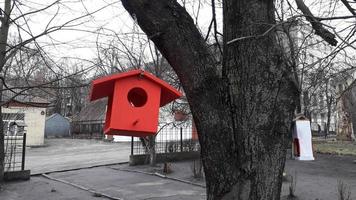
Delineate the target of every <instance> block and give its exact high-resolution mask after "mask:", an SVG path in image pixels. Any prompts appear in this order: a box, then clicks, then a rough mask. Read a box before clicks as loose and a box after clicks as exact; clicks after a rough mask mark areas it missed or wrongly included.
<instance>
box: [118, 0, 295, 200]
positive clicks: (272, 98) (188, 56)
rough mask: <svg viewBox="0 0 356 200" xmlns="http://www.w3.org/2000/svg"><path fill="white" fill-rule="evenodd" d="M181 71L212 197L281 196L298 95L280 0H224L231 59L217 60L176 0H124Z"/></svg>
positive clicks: (227, 52)
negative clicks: (282, 34)
mask: <svg viewBox="0 0 356 200" xmlns="http://www.w3.org/2000/svg"><path fill="white" fill-rule="evenodd" d="M122 3H123V5H124V7H125V8H126V10H127V11H128V12H129V13H130V14H131V16H132V17H133V18H134V19H135V20H137V23H138V24H139V25H140V27H141V28H142V30H143V31H144V32H145V33H146V34H147V35H148V36H149V38H150V39H151V40H152V41H153V42H154V43H155V45H156V46H157V48H158V49H159V50H160V51H161V53H162V55H163V56H164V57H165V58H166V59H167V60H168V62H169V63H170V65H171V66H172V67H173V69H174V70H175V71H176V73H177V75H178V77H179V79H180V81H181V83H182V85H183V88H184V90H185V92H186V95H187V98H188V102H189V104H190V107H191V110H192V113H193V116H194V120H195V123H196V126H197V129H198V132H199V141H200V145H201V156H202V161H203V165H204V171H205V174H206V183H207V198H208V199H279V198H280V197H279V195H280V188H281V184H282V172H283V168H284V163H285V156H286V155H285V152H286V151H285V148H286V144H287V141H288V135H289V134H290V124H291V120H292V116H293V111H294V108H295V100H296V99H297V98H298V95H299V94H298V89H297V87H296V86H295V85H294V84H293V83H294V82H293V78H294V76H293V74H292V73H291V72H292V70H291V69H288V67H287V65H285V64H284V63H283V60H282V58H281V53H282V52H280V50H279V48H278V47H277V44H276V41H275V32H274V31H269V32H268V34H265V35H264V36H263V37H259V38H258V39H257V38H253V37H249V38H250V39H248V40H239V41H238V42H235V43H233V44H231V45H227V42H228V41H230V40H232V39H235V38H239V37H242V36H253V35H261V34H263V33H265V32H266V31H267V30H268V29H269V28H271V26H273V25H274V24H275V21H274V5H273V1H272V0H264V1H261V0H253V1H247V0H244V1H243V0H239V1H236V0H235V1H234V0H226V1H224V8H223V10H224V52H223V53H224V62H223V70H222V71H219V70H218V69H219V67H218V64H217V62H216V61H215V58H214V56H213V55H212V53H211V51H210V50H209V49H208V47H207V44H206V43H205V41H204V38H203V37H202V36H201V34H200V32H199V30H198V29H197V28H196V27H195V24H194V22H193V20H192V18H191V17H190V16H189V14H188V13H187V12H186V10H185V9H184V8H183V7H182V6H180V5H179V4H178V3H177V1H175V0H156V1H151V0H122Z"/></svg>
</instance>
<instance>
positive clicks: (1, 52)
mask: <svg viewBox="0 0 356 200" xmlns="http://www.w3.org/2000/svg"><path fill="white" fill-rule="evenodd" d="M4 3H5V6H4V13H3V17H2V18H1V17H0V19H1V27H0V78H1V81H0V102H1V101H2V90H3V87H4V86H3V82H2V81H3V80H4V78H5V77H4V72H3V69H4V66H5V63H6V47H7V37H8V34H9V24H10V21H9V16H10V9H11V1H10V0H5V2H4ZM3 126H4V123H3V120H2V108H1V107H0V182H2V181H3V177H4V159H5V152H4V129H3Z"/></svg>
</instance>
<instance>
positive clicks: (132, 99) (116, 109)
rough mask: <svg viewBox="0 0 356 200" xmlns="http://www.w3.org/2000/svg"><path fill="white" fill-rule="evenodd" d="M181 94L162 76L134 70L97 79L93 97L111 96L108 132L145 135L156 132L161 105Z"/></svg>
mask: <svg viewBox="0 0 356 200" xmlns="http://www.w3.org/2000/svg"><path fill="white" fill-rule="evenodd" d="M180 96H182V94H181V93H180V92H179V91H177V90H176V89H174V88H173V87H172V86H170V85H169V84H168V83H166V82H164V81H163V80H161V79H159V78H157V77H155V76H153V75H152V74H150V73H147V72H145V71H143V70H133V71H129V72H125V73H120V74H114V75H111V76H106V77H103V78H99V79H96V80H94V81H93V83H92V90H91V95H90V100H91V101H93V100H96V99H100V98H103V97H108V105H107V111H106V119H105V127H104V133H105V134H107V135H126V136H136V137H144V136H149V135H155V134H156V131H157V126H158V115H159V107H161V106H164V105H166V104H167V103H169V102H171V101H173V100H175V99H177V98H179V97H180Z"/></svg>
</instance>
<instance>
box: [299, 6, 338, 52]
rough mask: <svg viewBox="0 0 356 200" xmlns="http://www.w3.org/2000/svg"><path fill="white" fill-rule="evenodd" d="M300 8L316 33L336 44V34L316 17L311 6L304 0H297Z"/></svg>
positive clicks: (333, 44)
mask: <svg viewBox="0 0 356 200" xmlns="http://www.w3.org/2000/svg"><path fill="white" fill-rule="evenodd" d="M295 1H296V3H297V6H298V8H299V10H301V11H302V12H303V14H304V15H305V17H306V19H307V20H308V21H309V22H310V23H311V25H312V27H313V29H314V30H315V33H316V34H317V35H319V36H320V37H322V38H323V39H324V40H325V41H326V42H328V43H329V44H331V45H332V46H336V44H337V40H336V39H335V35H334V34H333V33H331V32H330V31H329V30H327V29H325V28H324V27H323V25H322V24H321V23H320V21H319V20H318V19H317V18H315V17H314V15H313V14H312V13H311V11H310V10H309V8H308V7H307V6H306V5H305V4H304V2H303V0H295Z"/></svg>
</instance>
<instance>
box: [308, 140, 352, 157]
mask: <svg viewBox="0 0 356 200" xmlns="http://www.w3.org/2000/svg"><path fill="white" fill-rule="evenodd" d="M313 147H314V151H316V152H318V153H325V154H336V155H352V156H356V142H347V141H325V142H320V141H318V142H314V143H313Z"/></svg>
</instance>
